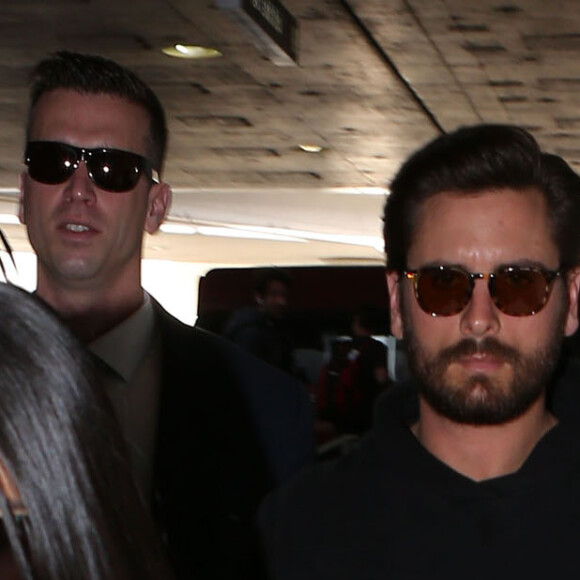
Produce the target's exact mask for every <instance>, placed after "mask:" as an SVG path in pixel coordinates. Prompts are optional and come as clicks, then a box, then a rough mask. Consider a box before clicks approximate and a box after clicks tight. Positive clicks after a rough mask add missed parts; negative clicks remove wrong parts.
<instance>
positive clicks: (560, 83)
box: [538, 77, 580, 91]
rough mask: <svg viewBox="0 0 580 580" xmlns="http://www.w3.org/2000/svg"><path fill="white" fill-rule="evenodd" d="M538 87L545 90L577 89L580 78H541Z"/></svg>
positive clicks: (579, 85) (579, 84)
mask: <svg viewBox="0 0 580 580" xmlns="http://www.w3.org/2000/svg"><path fill="white" fill-rule="evenodd" d="M538 87H540V88H541V89H542V90H544V91H577V90H578V88H579V87H580V78H577V77H576V78H573V77H560V78H539V79H538Z"/></svg>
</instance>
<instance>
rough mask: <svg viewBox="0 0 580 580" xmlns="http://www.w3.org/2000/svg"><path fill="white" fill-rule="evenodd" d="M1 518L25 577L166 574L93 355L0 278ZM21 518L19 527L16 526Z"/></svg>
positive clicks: (36, 302)
mask: <svg viewBox="0 0 580 580" xmlns="http://www.w3.org/2000/svg"><path fill="white" fill-rule="evenodd" d="M0 319H1V320H2V324H1V325H0V398H1V400H2V404H1V405H0V461H1V462H2V466H3V468H4V469H5V470H6V471H7V472H8V473H9V474H10V476H11V477H12V479H13V480H14V483H15V484H16V487H17V489H18V492H19V493H20V496H21V498H22V503H23V505H24V507H25V509H26V510H27V515H26V516H24V517H23V518H22V520H21V521H17V520H16V517H17V515H15V514H14V513H13V511H12V509H11V504H10V502H9V501H8V500H7V498H6V496H5V495H4V493H3V492H2V491H0V509H1V511H2V522H3V525H4V527H5V529H6V535H7V537H8V541H9V544H10V547H11V549H12V553H13V554H14V557H15V559H16V563H17V565H18V568H19V572H20V576H21V577H22V579H23V580H32V579H33V578H44V579H46V580H60V579H62V578H70V577H71V574H72V575H73V576H75V577H78V578H83V579H87V580H113V579H116V580H126V579H127V578H143V579H148V580H158V579H161V578H168V577H169V573H168V572H167V565H166V561H165V556H164V554H163V549H162V547H161V545H160V543H159V542H158V538H157V536H156V533H155V530H154V526H153V523H152V522H151V519H150V517H149V515H148V514H147V512H146V508H145V507H144V505H143V504H142V502H141V500H140V498H139V495H138V492H137V488H136V486H135V482H134V480H133V476H132V473H131V467H130V464H129V461H128V459H127V455H126V450H125V444H124V441H123V438H122V434H121V429H120V427H119V424H118V422H117V421H116V419H115V417H114V416H113V414H112V410H111V408H110V404H109V401H108V399H107V398H106V395H105V393H104V391H103V390H102V386H101V385H100V384H99V383H97V381H96V379H95V375H94V369H93V368H92V362H91V359H89V358H88V355H87V353H86V351H85V350H84V348H83V347H82V346H81V345H80V343H79V342H78V341H77V340H76V338H75V337H74V336H73V335H72V333H71V332H69V331H68V329H66V328H65V327H64V326H63V325H62V324H61V323H60V322H59V320H58V319H57V317H56V315H55V314H54V313H53V312H52V311H50V310H49V309H48V307H46V306H45V305H44V304H43V303H41V301H40V299H38V298H37V297H35V296H32V295H30V294H28V293H26V292H24V291H23V290H20V289H18V288H16V287H14V286H10V285H8V284H3V283H0ZM19 524H20V525H19Z"/></svg>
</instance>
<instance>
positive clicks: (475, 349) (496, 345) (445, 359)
mask: <svg viewBox="0 0 580 580" xmlns="http://www.w3.org/2000/svg"><path fill="white" fill-rule="evenodd" d="M476 354H479V355H488V356H491V357H493V358H496V359H499V360H503V361H505V362H514V361H518V360H519V359H520V353H519V352H518V351H517V350H516V349H515V348H513V347H511V346H508V345H507V344H504V343H502V342H500V341H499V340H497V339H496V338H493V337H490V336H487V337H485V338H484V339H482V340H480V341H477V340H474V339H473V338H464V339H463V340H461V341H460V342H458V343H457V344H454V345H452V346H449V347H447V348H446V349H444V350H442V351H441V352H440V353H439V357H438V358H439V360H440V362H442V363H443V364H449V363H451V362H454V361H456V360H458V359H461V358H463V357H466V356H472V355H476Z"/></svg>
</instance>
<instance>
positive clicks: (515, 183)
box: [383, 125, 580, 272]
mask: <svg viewBox="0 0 580 580" xmlns="http://www.w3.org/2000/svg"><path fill="white" fill-rule="evenodd" d="M502 189H512V190H516V191H522V192H524V191H528V190H537V191H539V192H540V193H542V194H543V196H544V198H545V200H546V202H547V207H548V212H549V219H550V225H551V232H552V236H553V239H554V241H555V243H556V245H557V247H558V249H559V253H560V267H561V268H563V269H567V268H571V267H573V266H575V265H577V264H578V262H579V260H580V227H578V224H579V223H580V177H579V176H578V175H577V174H576V173H575V172H574V171H573V170H572V169H571V167H570V166H569V165H568V164H567V163H566V162H565V161H564V160H563V159H562V158H561V157H558V156H557V155H551V154H547V153H543V152H542V151H541V150H540V147H539V145H538V143H537V142H536V140H535V139H534V138H533V137H532V135H530V133H528V132H527V131H525V130H523V129H521V128H519V127H515V126H512V125H476V126H473V127H465V128H461V129H458V130H457V131H455V132H453V133H449V134H446V135H442V136H440V137H437V138H436V139H435V140H433V141H431V142H430V143H428V144H427V145H426V146H425V147H423V148H421V149H419V150H418V151H417V152H416V153H414V154H413V155H412V156H411V157H410V158H409V159H408V160H407V161H406V162H405V163H404V164H403V165H402V167H401V168H400V170H399V172H398V173H397V174H396V176H395V178H394V179H393V181H392V182H391V186H390V194H389V196H388V197H387V201H386V204H385V210H384V230H383V234H384V238H385V252H386V255H387V269H389V270H396V271H399V272H400V271H402V270H404V269H405V268H406V267H407V254H408V252H409V249H410V246H411V243H412V241H413V236H414V232H415V226H416V222H417V217H418V215H419V212H420V209H421V207H422V204H423V203H424V201H425V200H426V199H427V198H429V197H431V196H433V195H436V194H437V193H441V192H453V193H455V194H466V195H471V194H474V193H480V192H482V191H485V190H491V191H501V190H502Z"/></svg>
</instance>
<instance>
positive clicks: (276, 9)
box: [216, 0, 298, 66]
mask: <svg viewBox="0 0 580 580" xmlns="http://www.w3.org/2000/svg"><path fill="white" fill-rule="evenodd" d="M216 1H217V6H218V7H219V8H221V9H222V10H225V11H226V12H227V13H228V14H229V15H230V16H231V17H232V18H233V19H234V20H235V21H236V22H237V23H238V24H240V25H241V26H242V28H244V30H246V31H247V32H249V33H250V35H251V37H252V39H253V41H254V44H255V45H256V46H257V47H258V49H259V50H261V51H262V53H263V54H264V55H265V56H266V57H267V58H269V59H270V60H271V61H272V62H273V63H275V64H277V65H279V66H289V65H295V64H296V63H297V61H298V22H297V20H296V18H294V16H292V14H290V12H288V10H286V8H285V7H284V6H283V4H282V3H281V2H280V0H216Z"/></svg>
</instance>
